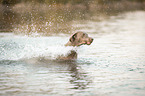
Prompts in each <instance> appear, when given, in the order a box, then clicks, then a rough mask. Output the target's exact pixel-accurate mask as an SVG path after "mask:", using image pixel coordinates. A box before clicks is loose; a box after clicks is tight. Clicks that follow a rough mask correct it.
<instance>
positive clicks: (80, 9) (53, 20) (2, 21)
mask: <svg viewBox="0 0 145 96" xmlns="http://www.w3.org/2000/svg"><path fill="white" fill-rule="evenodd" d="M135 10H145V0H0V32H14V33H16V34H28V35H29V34H32V33H39V34H42V35H51V34H52V33H55V34H58V33H66V34H68V33H72V32H74V31H75V30H79V29H81V27H76V26H73V24H74V22H75V21H78V22H82V21H81V20H90V21H93V20H101V19H102V18H107V16H110V15H117V14H118V13H121V12H126V11H135Z"/></svg>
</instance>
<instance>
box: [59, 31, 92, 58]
mask: <svg viewBox="0 0 145 96" xmlns="http://www.w3.org/2000/svg"><path fill="white" fill-rule="evenodd" d="M92 42H93V38H91V37H89V36H88V34H87V33H84V32H76V33H75V34H73V35H72V36H71V37H70V39H69V41H68V42H67V43H66V44H65V46H73V47H75V46H77V47H78V46H81V45H90V44H91V43H92ZM58 59H60V60H74V59H77V53H76V51H74V50H71V52H70V53H69V54H68V55H67V56H66V57H62V56H59V58H58Z"/></svg>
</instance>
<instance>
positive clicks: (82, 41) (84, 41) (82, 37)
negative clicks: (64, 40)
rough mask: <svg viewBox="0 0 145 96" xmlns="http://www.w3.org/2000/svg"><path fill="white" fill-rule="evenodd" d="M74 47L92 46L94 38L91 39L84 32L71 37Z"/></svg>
mask: <svg viewBox="0 0 145 96" xmlns="http://www.w3.org/2000/svg"><path fill="white" fill-rule="evenodd" d="M69 40H70V42H71V44H72V46H80V45H90V44H91V43H92V42H93V38H91V37H89V36H88V34H86V33H84V32H77V33H75V34H73V35H72V36H71V37H70V39H69Z"/></svg>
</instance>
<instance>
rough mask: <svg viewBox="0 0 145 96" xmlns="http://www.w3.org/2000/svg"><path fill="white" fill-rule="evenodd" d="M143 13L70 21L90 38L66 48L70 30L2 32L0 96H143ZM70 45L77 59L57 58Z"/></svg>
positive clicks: (144, 27) (144, 58)
mask: <svg viewBox="0 0 145 96" xmlns="http://www.w3.org/2000/svg"><path fill="white" fill-rule="evenodd" d="M144 17H145V12H144V11H136V12H128V13H122V14H119V15H117V16H110V17H109V18H107V19H103V20H101V21H88V20H86V21H85V20H84V21H83V22H80V21H73V26H74V27H75V26H76V27H79V28H80V29H81V31H84V32H87V33H88V34H89V35H90V36H91V37H93V38H94V42H93V43H92V44H91V45H90V46H81V47H79V48H73V47H65V46H64V44H65V43H67V41H68V39H69V36H70V35H71V34H65V33H64V34H63V33H62V34H58V35H57V36H49V37H44V36H39V34H34V37H29V36H21V35H15V34H13V33H0V95H1V96H124V95H127V96H144V95H145V39H144V36H145V23H144V22H145V18H144ZM35 35H36V37H35ZM72 49H74V50H77V52H78V59H77V60H76V61H58V60H56V58H57V56H59V55H66V54H67V53H68V52H69V51H70V50H72Z"/></svg>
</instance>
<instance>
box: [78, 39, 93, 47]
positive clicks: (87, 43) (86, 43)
mask: <svg viewBox="0 0 145 96" xmlns="http://www.w3.org/2000/svg"><path fill="white" fill-rule="evenodd" d="M92 42H93V40H92V41H85V42H81V43H80V44H79V46H80V45H91V43H92Z"/></svg>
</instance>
